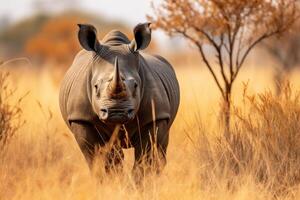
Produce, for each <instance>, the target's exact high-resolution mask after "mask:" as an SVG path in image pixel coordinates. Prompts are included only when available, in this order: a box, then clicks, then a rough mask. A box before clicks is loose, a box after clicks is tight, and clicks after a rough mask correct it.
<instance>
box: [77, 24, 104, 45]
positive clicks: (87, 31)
mask: <svg viewBox="0 0 300 200" xmlns="http://www.w3.org/2000/svg"><path fill="white" fill-rule="evenodd" d="M78 27H79V32H78V40H79V43H80V45H81V46H82V47H83V48H84V49H85V50H87V51H97V49H98V47H99V46H100V44H99V42H98V39H97V30H96V28H95V27H94V26H93V25H89V24H78Z"/></svg>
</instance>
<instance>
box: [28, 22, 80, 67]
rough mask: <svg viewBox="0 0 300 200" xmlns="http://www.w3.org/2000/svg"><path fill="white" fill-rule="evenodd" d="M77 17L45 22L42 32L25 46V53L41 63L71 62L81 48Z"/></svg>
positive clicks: (30, 39)
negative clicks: (78, 38) (78, 39)
mask: <svg viewBox="0 0 300 200" xmlns="http://www.w3.org/2000/svg"><path fill="white" fill-rule="evenodd" d="M79 21H80V19H79V18H77V17H60V18H58V19H51V20H48V21H47V22H45V23H44V24H43V25H42V27H41V30H40V31H39V32H37V33H36V34H35V35H32V36H31V37H30V38H29V39H28V40H27V42H26V44H25V52H26V53H27V54H28V55H30V56H31V57H35V58H37V59H39V60H40V61H41V62H46V61H52V62H57V63H62V64H64V63H66V62H71V60H72V59H73V57H74V55H75V54H76V52H78V51H79V49H80V47H79V45H78V41H77V35H76V31H77V23H78V22H79Z"/></svg>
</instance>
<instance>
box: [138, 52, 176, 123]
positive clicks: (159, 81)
mask: <svg viewBox="0 0 300 200" xmlns="http://www.w3.org/2000/svg"><path fill="white" fill-rule="evenodd" d="M141 63H142V64H141V68H142V69H141V71H142V73H143V75H142V76H143V79H144V80H143V81H144V92H143V99H142V102H141V108H142V112H145V110H146V113H144V114H142V115H143V118H144V120H145V121H151V120H152V119H153V117H152V111H151V99H152V100H153V102H154V105H155V118H156V119H157V120H160V119H168V120H169V126H170V125H171V124H172V122H173V121H174V118H175V116H176V113H177V110H178V106H179V98H180V91H179V85H178V81H177V78H176V74H175V72H174V69H173V68H172V66H171V65H170V63H169V62H168V61H166V60H165V59H164V58H163V57H161V56H157V55H148V54H142V61H141ZM149 109H150V110H149ZM149 114H150V116H149ZM149 118H150V119H149Z"/></svg>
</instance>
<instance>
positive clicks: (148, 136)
mask: <svg viewBox="0 0 300 200" xmlns="http://www.w3.org/2000/svg"><path fill="white" fill-rule="evenodd" d="M155 129H156V130H155V131H154V125H153V124H152V123H151V124H149V125H147V126H146V127H145V128H144V129H143V130H142V131H141V133H140V137H138V138H137V140H138V141H137V142H136V145H135V146H134V155H135V163H134V167H133V173H134V175H135V176H138V177H143V176H145V175H146V174H147V173H149V172H155V173H157V174H159V173H160V172H161V171H162V169H163V168H164V166H165V165H166V163H167V160H166V153H167V147H168V143H169V127H168V123H167V120H160V121H157V122H156V128H155ZM137 134H139V133H137Z"/></svg>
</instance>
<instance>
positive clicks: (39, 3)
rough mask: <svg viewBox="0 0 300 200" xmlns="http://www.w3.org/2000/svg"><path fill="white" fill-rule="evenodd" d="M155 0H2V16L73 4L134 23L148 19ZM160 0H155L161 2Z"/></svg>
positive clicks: (22, 14)
mask: <svg viewBox="0 0 300 200" xmlns="http://www.w3.org/2000/svg"><path fill="white" fill-rule="evenodd" d="M152 1H153V0H0V2H1V3H0V16H3V15H6V16H8V17H9V18H10V19H11V20H13V21H15V20H18V19H21V18H23V17H26V16H30V15H32V14H33V13H35V12H36V11H37V10H38V9H37V8H42V9H44V10H47V11H51V12H59V11H62V10H64V9H68V8H70V7H72V6H73V8H77V9H80V10H83V11H85V12H92V13H95V14H99V15H102V16H104V17H107V18H110V19H116V20H120V21H123V22H126V23H128V24H130V25H134V24H136V23H139V22H143V21H146V17H145V15H146V14H149V13H151V11H152V9H151V2H152ZM159 1H160V0H154V2H159Z"/></svg>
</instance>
